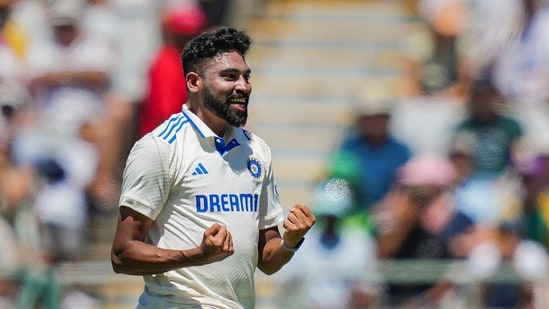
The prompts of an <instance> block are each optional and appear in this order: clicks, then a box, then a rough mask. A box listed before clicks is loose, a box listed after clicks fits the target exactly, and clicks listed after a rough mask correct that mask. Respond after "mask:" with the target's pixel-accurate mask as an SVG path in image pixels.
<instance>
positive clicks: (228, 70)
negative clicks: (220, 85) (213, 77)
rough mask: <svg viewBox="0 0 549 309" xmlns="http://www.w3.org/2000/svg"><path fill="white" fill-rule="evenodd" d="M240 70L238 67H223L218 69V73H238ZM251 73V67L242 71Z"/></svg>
mask: <svg viewBox="0 0 549 309" xmlns="http://www.w3.org/2000/svg"><path fill="white" fill-rule="evenodd" d="M240 72H241V71H240V70H238V69H235V68H227V69H223V70H221V71H219V73H222V74H223V73H225V74H227V73H240ZM251 73H252V70H251V69H247V70H246V71H244V72H242V74H248V75H249V74H251Z"/></svg>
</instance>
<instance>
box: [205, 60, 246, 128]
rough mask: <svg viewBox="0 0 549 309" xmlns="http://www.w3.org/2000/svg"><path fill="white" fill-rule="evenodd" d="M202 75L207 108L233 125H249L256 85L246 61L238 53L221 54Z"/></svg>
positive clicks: (207, 65)
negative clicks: (251, 97) (247, 122)
mask: <svg viewBox="0 0 549 309" xmlns="http://www.w3.org/2000/svg"><path fill="white" fill-rule="evenodd" d="M202 75H204V76H203V80H204V88H203V89H202V100H203V104H204V107H205V108H206V109H208V110H209V111H211V112H212V113H213V114H214V115H216V116H217V117H219V118H221V119H223V120H225V121H227V123H229V124H230V125H233V126H236V127H239V126H242V125H244V124H246V120H247V119H248V101H249V98H250V93H251V91H252V86H251V84H250V82H249V78H250V68H249V67H248V65H247V64H246V61H245V60H244V58H243V57H242V56H241V55H240V54H239V53H237V52H229V53H224V54H221V55H220V56H218V57H216V58H214V59H213V60H211V61H210V62H208V63H207V64H206V65H205V66H204V68H203V74H202Z"/></svg>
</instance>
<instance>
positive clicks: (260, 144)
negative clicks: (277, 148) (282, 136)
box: [237, 128, 271, 153]
mask: <svg viewBox="0 0 549 309" xmlns="http://www.w3.org/2000/svg"><path fill="white" fill-rule="evenodd" d="M237 130H239V131H240V132H239V134H240V137H241V139H243V140H245V141H247V142H248V143H249V144H250V146H251V147H252V148H254V149H257V150H261V151H265V152H269V153H270V151H271V148H270V147H269V144H267V142H266V141H265V140H264V139H263V138H261V137H260V136H258V135H257V134H255V133H253V132H252V131H250V130H248V129H244V128H238V129H237Z"/></svg>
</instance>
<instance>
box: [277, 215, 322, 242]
mask: <svg viewBox="0 0 549 309" xmlns="http://www.w3.org/2000/svg"><path fill="white" fill-rule="evenodd" d="M315 222H316V217H315V216H314V215H313V213H312V212H311V210H310V209H309V207H307V206H305V205H300V204H297V205H295V206H294V207H293V208H291V209H290V212H289V214H288V217H287V218H286V220H284V224H283V226H284V229H285V230H286V231H285V232H284V236H283V238H284V243H285V245H286V246H288V247H290V248H293V247H295V246H297V244H298V243H299V241H300V240H301V239H302V238H303V236H305V234H306V233H307V232H308V231H309V230H310V229H311V227H313V225H314V224H315Z"/></svg>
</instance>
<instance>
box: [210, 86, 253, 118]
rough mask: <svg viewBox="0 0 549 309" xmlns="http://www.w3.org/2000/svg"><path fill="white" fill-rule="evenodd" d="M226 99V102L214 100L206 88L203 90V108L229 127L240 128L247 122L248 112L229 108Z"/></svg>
mask: <svg viewBox="0 0 549 309" xmlns="http://www.w3.org/2000/svg"><path fill="white" fill-rule="evenodd" d="M230 99H231V97H228V98H227V100H226V101H221V100H218V99H216V98H215V97H214V96H213V95H212V93H211V92H210V90H209V89H208V88H205V89H204V107H206V108H207V109H208V110H210V111H212V112H213V113H214V114H215V115H216V116H217V117H219V118H221V119H224V120H225V121H227V122H228V123H229V124H230V125H232V126H235V127H240V126H242V125H245V124H246V121H247V120H248V111H247V110H246V111H244V112H240V111H235V110H232V109H231V108H230V104H229V102H228V101H229V100H230Z"/></svg>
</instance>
